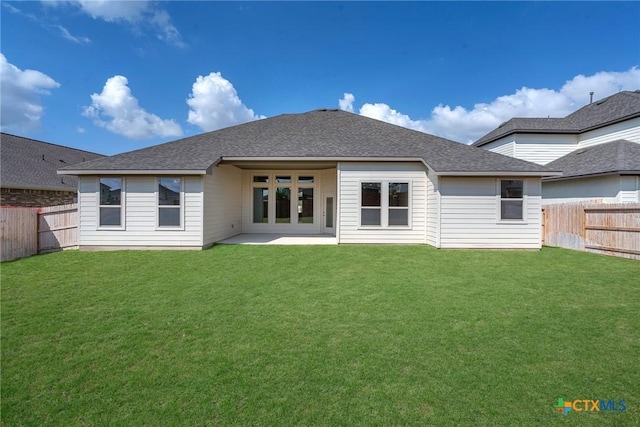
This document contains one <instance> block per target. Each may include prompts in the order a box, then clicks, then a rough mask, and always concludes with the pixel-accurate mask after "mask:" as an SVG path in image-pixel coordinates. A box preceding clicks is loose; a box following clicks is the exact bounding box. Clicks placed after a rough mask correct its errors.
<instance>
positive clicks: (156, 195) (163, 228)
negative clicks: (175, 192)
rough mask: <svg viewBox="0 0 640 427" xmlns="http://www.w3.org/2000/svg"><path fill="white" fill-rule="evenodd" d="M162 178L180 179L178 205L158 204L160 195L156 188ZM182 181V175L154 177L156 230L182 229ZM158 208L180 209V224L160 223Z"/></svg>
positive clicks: (183, 179)
mask: <svg viewBox="0 0 640 427" xmlns="http://www.w3.org/2000/svg"><path fill="white" fill-rule="evenodd" d="M163 178H165V179H166V178H169V179H175V178H178V179H179V180H180V206H178V207H176V206H173V205H161V204H160V200H159V199H160V195H159V190H158V188H159V187H160V180H161V179H163ZM184 181H185V178H184V177H183V176H158V177H156V179H155V183H156V188H155V191H154V195H155V198H156V210H155V212H156V230H176V231H182V230H184ZM160 209H180V214H179V215H180V216H179V218H180V225H160Z"/></svg>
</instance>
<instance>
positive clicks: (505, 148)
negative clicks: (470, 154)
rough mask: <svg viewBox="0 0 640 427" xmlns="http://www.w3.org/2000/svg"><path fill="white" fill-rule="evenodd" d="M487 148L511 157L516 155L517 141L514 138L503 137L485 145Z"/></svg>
mask: <svg viewBox="0 0 640 427" xmlns="http://www.w3.org/2000/svg"><path fill="white" fill-rule="evenodd" d="M482 148H484V149H485V150H489V151H492V152H494V153H498V154H503V155H505V156H509V157H515V155H516V152H515V142H514V141H513V138H512V137H511V138H509V137H507V138H503V139H499V140H497V141H493V142H491V143H489V144H487V145H485V146H483V147H482Z"/></svg>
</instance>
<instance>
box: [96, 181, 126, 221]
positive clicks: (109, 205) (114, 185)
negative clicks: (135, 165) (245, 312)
mask: <svg viewBox="0 0 640 427" xmlns="http://www.w3.org/2000/svg"><path fill="white" fill-rule="evenodd" d="M123 183H124V179H123V178H100V181H99V188H100V190H99V191H100V199H99V201H98V203H99V207H98V209H99V211H100V212H99V217H100V218H99V226H100V227H113V228H121V227H122V226H123V220H122V216H123V215H122V214H123V209H122V201H123V191H124V186H123Z"/></svg>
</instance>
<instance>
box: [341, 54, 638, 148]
mask: <svg viewBox="0 0 640 427" xmlns="http://www.w3.org/2000/svg"><path fill="white" fill-rule="evenodd" d="M637 89H640V69H638V68H637V67H633V68H631V69H630V70H628V71H622V72H610V71H602V72H599V73H596V74H594V75H591V76H584V75H578V76H575V77H574V78H572V79H571V80H568V81H567V82H565V84H564V85H563V86H562V87H561V88H560V89H559V90H554V89H532V88H527V87H523V88H521V89H518V90H516V91H515V92H514V93H512V94H510V95H504V96H500V97H498V98H496V99H494V100H493V101H491V102H489V103H478V104H475V105H474V106H473V108H471V109H469V110H468V109H466V108H464V107H462V106H456V107H453V108H452V107H450V106H449V105H442V104H440V105H438V106H436V107H434V108H433V109H432V110H431V116H430V117H429V118H428V119H416V120H414V119H411V117H409V116H408V115H406V114H402V113H400V112H398V111H396V110H394V109H392V108H391V107H390V106H389V105H387V104H383V103H377V104H370V103H366V104H364V105H362V107H360V114H362V115H363V116H367V117H372V118H375V119H379V120H383V121H386V122H389V123H394V124H397V125H400V126H404V127H407V128H410V129H414V130H419V131H422V132H427V133H431V134H434V135H438V136H441V137H444V138H449V139H452V140H454V141H460V142H463V143H466V144H468V143H471V142H473V141H475V140H476V139H478V138H480V137H481V136H483V135H484V134H486V133H487V132H489V131H491V130H492V129H494V128H495V127H497V126H499V125H500V124H501V123H502V122H504V121H507V120H509V119H510V118H512V117H564V116H566V115H568V114H570V113H572V112H573V111H575V110H577V109H578V108H580V107H582V106H584V105H585V104H587V103H588V102H589V92H594V100H598V99H602V98H605V97H607V96H609V95H613V94H614V93H616V92H619V91H621V90H637ZM346 95H347V94H345V97H343V99H341V100H339V101H338V103H339V105H340V108H341V109H343V110H346V111H353V105H352V104H353V102H352V101H351V102H347V101H348V99H347V97H346ZM349 95H350V94H349Z"/></svg>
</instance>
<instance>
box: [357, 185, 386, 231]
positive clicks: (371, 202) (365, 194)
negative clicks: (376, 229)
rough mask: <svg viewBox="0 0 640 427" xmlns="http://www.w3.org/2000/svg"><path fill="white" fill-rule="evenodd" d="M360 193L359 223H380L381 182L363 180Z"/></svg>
mask: <svg viewBox="0 0 640 427" xmlns="http://www.w3.org/2000/svg"><path fill="white" fill-rule="evenodd" d="M360 191H361V193H360V224H361V225H381V224H382V184H381V183H380V182H363V183H362V184H361V190H360Z"/></svg>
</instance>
